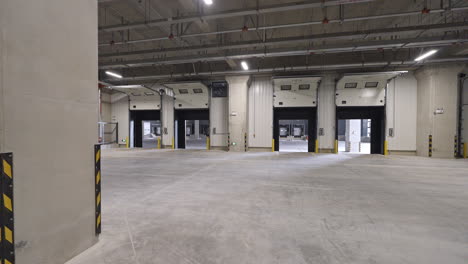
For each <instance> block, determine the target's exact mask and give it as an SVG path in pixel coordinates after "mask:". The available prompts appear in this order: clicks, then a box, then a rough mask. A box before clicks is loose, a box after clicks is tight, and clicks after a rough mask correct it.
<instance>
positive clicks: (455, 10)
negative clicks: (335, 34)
mask: <svg viewBox="0 0 468 264" xmlns="http://www.w3.org/2000/svg"><path fill="white" fill-rule="evenodd" d="M465 10H468V6H467V7H456V8H451V9H435V10H431V14H436V13H442V12H446V11H452V12H458V11H465ZM414 15H421V11H413V12H406V13H393V14H384V15H376V16H364V17H354V18H344V19H341V20H340V19H333V20H328V23H329V24H330V23H346V22H356V21H366V20H374V19H384V18H395V17H406V16H414ZM322 23H323V20H320V21H310V22H303V23H293V24H282V25H271V26H261V27H255V28H251V29H249V30H253V31H260V30H268V29H279V28H290V27H304V26H311V25H320V24H322ZM243 31H244V30H243V29H242V28H238V29H230V30H218V31H212V32H202V33H194V34H187V35H179V36H173V37H174V38H175V39H177V38H181V39H182V38H194V37H204V36H212V35H220V34H229V33H240V32H243ZM161 40H170V39H169V38H168V36H162V37H156V38H148V39H137V40H128V41H121V42H112V44H111V43H101V44H99V47H105V46H112V45H125V44H138V43H145V42H153V41H161Z"/></svg>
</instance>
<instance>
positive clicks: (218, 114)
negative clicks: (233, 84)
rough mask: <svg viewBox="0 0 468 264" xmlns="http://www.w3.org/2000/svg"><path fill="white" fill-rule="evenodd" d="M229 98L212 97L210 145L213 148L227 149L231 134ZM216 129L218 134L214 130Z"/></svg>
mask: <svg viewBox="0 0 468 264" xmlns="http://www.w3.org/2000/svg"><path fill="white" fill-rule="evenodd" d="M228 120H229V98H227V97H214V98H213V97H212V98H211V101H210V143H211V146H212V147H222V148H226V147H227V138H228V134H229V122H228ZM214 128H216V134H214V133H213V129H214Z"/></svg>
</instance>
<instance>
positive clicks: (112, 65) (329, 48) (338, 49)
mask: <svg viewBox="0 0 468 264" xmlns="http://www.w3.org/2000/svg"><path fill="white" fill-rule="evenodd" d="M465 42H468V39H461V38H446V39H441V38H439V37H435V38H417V39H414V38H412V39H397V40H384V41H365V42H354V43H349V44H340V45H323V46H315V47H311V48H304V49H301V48H299V49H294V50H290V49H275V50H265V51H252V52H247V53H245V52H244V53H240V52H237V53H230V54H224V55H216V54H215V55H201V56H200V55H199V56H191V57H165V58H162V59H143V60H129V61H118V62H108V63H102V64H101V65H100V66H99V68H100V69H118V68H132V67H145V66H155V65H175V64H185V63H196V62H200V61H201V62H211V61H223V60H226V61H231V63H232V65H231V64H230V66H231V67H233V68H234V67H237V63H236V62H235V61H234V60H236V59H249V58H258V57H270V58H271V57H284V56H303V55H309V54H330V53H345V52H355V51H369V50H377V49H401V48H422V47H442V46H449V45H452V44H453V43H465Z"/></svg>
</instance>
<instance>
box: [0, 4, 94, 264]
mask: <svg viewBox="0 0 468 264" xmlns="http://www.w3.org/2000/svg"><path fill="white" fill-rule="evenodd" d="M66 10H72V12H65V11H66ZM97 35H98V34H97V2H96V1H95V0H80V1H69V0H68V1H63V0H35V1H29V0H16V1H0V50H1V51H0V52H1V54H0V65H4V66H5V65H8V66H7V67H2V68H1V71H0V76H1V77H0V78H1V81H0V112H1V114H0V115H1V116H3V118H2V120H1V123H0V127H1V128H2V130H3V131H4V132H3V133H2V136H1V138H0V151H1V152H7V151H8V152H10V151H11V152H13V153H14V171H15V178H14V192H15V195H14V203H15V212H14V213H15V234H14V237H15V240H16V245H17V247H16V263H21V264H23V263H24V264H26V263H35V264H63V263H64V262H66V261H67V260H68V259H70V258H71V257H73V256H74V255H77V254H79V253H80V252H82V251H83V250H85V249H86V248H88V247H90V246H91V245H92V244H94V243H95V242H96V237H95V233H94V232H95V208H94V203H95V195H94V149H93V147H94V144H96V143H97V140H98V131H97V122H98V116H99V112H98V111H99V110H98V109H99V104H98V89H97V85H98V75H97V73H98V68H97V66H98V59H97V57H98V55H97V43H98V40H97Z"/></svg>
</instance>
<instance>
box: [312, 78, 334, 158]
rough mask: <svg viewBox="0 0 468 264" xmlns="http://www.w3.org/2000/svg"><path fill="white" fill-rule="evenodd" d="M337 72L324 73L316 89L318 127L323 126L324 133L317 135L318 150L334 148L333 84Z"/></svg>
mask: <svg viewBox="0 0 468 264" xmlns="http://www.w3.org/2000/svg"><path fill="white" fill-rule="evenodd" d="M337 78H338V75H337V74H334V73H330V74H324V75H323V77H322V81H321V83H320V86H319V91H318V97H319V100H318V126H317V127H318V129H317V133H318V131H319V128H323V131H324V135H323V136H318V137H317V138H318V141H319V149H320V150H327V151H330V150H333V149H334V148H335V126H336V121H335V118H336V105H335V85H336V81H335V80H336V79H337Z"/></svg>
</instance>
